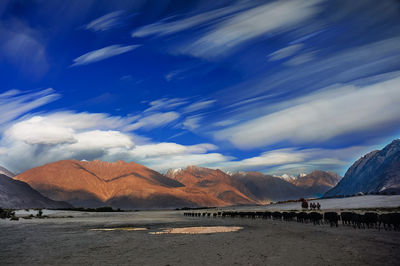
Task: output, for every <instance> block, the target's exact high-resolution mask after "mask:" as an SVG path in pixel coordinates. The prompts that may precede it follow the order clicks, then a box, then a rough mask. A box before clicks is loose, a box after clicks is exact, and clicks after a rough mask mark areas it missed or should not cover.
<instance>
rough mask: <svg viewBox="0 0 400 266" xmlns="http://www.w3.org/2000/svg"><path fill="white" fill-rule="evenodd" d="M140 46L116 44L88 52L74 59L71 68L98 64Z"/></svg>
mask: <svg viewBox="0 0 400 266" xmlns="http://www.w3.org/2000/svg"><path fill="white" fill-rule="evenodd" d="M139 46H140V45H125V46H121V45H118V44H115V45H110V46H107V47H104V48H101V49H98V50H94V51H91V52H88V53H86V54H84V55H81V56H79V57H78V58H75V59H74V63H73V64H72V65H71V66H79V65H87V64H91V63H94V62H98V61H101V60H104V59H107V58H110V57H113V56H116V55H120V54H123V53H126V52H129V51H132V50H133V49H136V48H137V47H139Z"/></svg>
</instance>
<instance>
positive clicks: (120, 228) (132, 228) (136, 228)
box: [90, 227, 148, 231]
mask: <svg viewBox="0 0 400 266" xmlns="http://www.w3.org/2000/svg"><path fill="white" fill-rule="evenodd" d="M145 230H148V229H147V228H145V227H117V228H94V229H90V231H145Z"/></svg>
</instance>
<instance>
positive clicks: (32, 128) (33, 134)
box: [5, 116, 76, 144]
mask: <svg viewBox="0 0 400 266" xmlns="http://www.w3.org/2000/svg"><path fill="white" fill-rule="evenodd" d="M5 135H6V136H7V137H8V138H11V139H14V140H19V141H23V142H25V143H27V144H61V143H74V142H76V139H75V138H74V130H73V129H72V128H68V127H62V126H59V125H54V124H52V123H48V122H47V121H46V120H45V118H43V117H40V116H35V117H32V118H30V119H28V120H25V121H22V122H19V123H16V124H14V125H13V126H12V127H11V128H10V129H9V130H7V131H6V132H5Z"/></svg>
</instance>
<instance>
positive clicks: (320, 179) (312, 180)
mask: <svg viewBox="0 0 400 266" xmlns="http://www.w3.org/2000/svg"><path fill="white" fill-rule="evenodd" d="M341 178H342V177H341V176H339V175H338V174H336V173H333V172H325V171H319V170H315V171H313V172H311V173H309V174H307V175H305V176H301V177H299V178H297V179H294V180H292V181H291V183H292V184H294V185H296V186H297V187H300V188H303V189H304V190H305V195H304V196H306V197H313V196H322V195H323V194H324V193H325V192H327V191H328V190H330V189H331V188H333V187H334V186H336V185H337V183H338V182H339V181H340V179H341Z"/></svg>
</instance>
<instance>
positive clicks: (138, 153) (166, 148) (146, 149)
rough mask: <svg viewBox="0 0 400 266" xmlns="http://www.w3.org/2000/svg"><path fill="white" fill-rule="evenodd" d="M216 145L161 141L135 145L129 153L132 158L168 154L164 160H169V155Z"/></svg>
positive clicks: (203, 151)
mask: <svg viewBox="0 0 400 266" xmlns="http://www.w3.org/2000/svg"><path fill="white" fill-rule="evenodd" d="M216 148H217V147H216V146H215V145H213V144H208V143H203V144H197V145H189V146H184V145H180V144H177V143H171V142H162V143H156V144H147V145H140V146H136V147H135V148H134V149H133V150H132V151H131V152H130V154H131V155H132V156H133V157H134V158H149V157H161V156H168V157H166V158H165V160H170V159H169V156H171V155H179V154H191V153H206V152H208V151H210V150H215V149H216Z"/></svg>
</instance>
